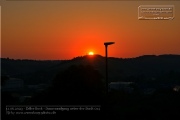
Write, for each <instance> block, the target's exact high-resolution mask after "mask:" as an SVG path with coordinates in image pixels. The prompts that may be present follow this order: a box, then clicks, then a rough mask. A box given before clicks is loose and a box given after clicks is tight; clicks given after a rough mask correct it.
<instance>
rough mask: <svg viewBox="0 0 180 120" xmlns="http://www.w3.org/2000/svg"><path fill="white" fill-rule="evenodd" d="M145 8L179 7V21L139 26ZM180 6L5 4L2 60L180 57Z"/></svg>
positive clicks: (118, 3) (46, 2) (151, 21)
mask: <svg viewBox="0 0 180 120" xmlns="http://www.w3.org/2000/svg"><path fill="white" fill-rule="evenodd" d="M139 5H175V19H174V20H138V17H137V16H138V12H137V10H138V6H139ZM179 12H180V2H178V1H171V2H168V1H161V2H150V1H148V2H147V1H146V2H142V1H139V2H138V1H134V2H132V1H93V2H92V1H68V2H65V1H52V2H50V1H39V2H37V1H34V2H29V1H25V2H22V1H16V2H13V1H3V2H1V19H2V20H1V23H2V24H1V29H2V30H1V31H2V33H1V40H2V41H1V49H2V50H1V57H9V58H14V59H71V58H74V57H76V56H83V55H86V54H87V53H88V52H89V51H94V53H95V54H100V55H104V54H105V50H104V49H105V48H104V45H103V43H104V42H106V41H113V42H115V44H113V45H112V46H109V51H108V52H109V56H113V57H123V58H130V57H137V56H140V55H145V54H146V55H147V54H156V55H158V54H180V47H179V46H180V34H179V31H180V23H179V21H180V13H179Z"/></svg>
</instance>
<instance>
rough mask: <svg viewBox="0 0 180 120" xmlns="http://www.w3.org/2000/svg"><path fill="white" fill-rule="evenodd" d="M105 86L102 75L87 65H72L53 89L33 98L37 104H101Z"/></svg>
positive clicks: (59, 76)
mask: <svg viewBox="0 0 180 120" xmlns="http://www.w3.org/2000/svg"><path fill="white" fill-rule="evenodd" d="M103 91H104V85H103V82H102V76H101V74H100V73H99V72H98V71H97V70H95V69H94V68H93V66H90V65H87V66H83V65H78V66H77V65H72V66H70V67H69V68H68V69H67V70H65V71H62V72H60V73H58V74H57V75H56V76H55V78H54V79H53V82H52V87H51V88H49V89H48V90H46V91H44V92H43V93H41V94H36V96H34V97H33V99H32V103H33V104H34V103H36V104H78V105H80V104H86V105H87V104H88V105H89V104H93V105H94V104H101V101H102V97H103Z"/></svg>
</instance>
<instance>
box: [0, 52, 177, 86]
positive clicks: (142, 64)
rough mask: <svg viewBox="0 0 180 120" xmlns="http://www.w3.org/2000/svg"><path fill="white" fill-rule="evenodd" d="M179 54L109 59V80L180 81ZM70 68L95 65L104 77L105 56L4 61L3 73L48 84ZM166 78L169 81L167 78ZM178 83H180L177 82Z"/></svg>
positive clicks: (28, 81)
mask: <svg viewBox="0 0 180 120" xmlns="http://www.w3.org/2000/svg"><path fill="white" fill-rule="evenodd" d="M179 61H180V55H159V56H156V55H144V56H140V57H136V58H126V59H122V58H113V57H111V58H108V72H109V80H110V81H138V80H147V79H151V78H158V79H167V78H168V76H169V77H170V76H171V75H172V74H174V75H173V76H175V77H174V78H172V79H178V78H179V76H178V74H179V73H180V62H179ZM71 65H93V66H94V68H95V69H97V70H98V71H99V72H100V73H101V74H102V75H103V76H104V75H105V57H103V56H100V55H94V56H89V55H86V56H81V57H76V58H73V59H72V60H66V61H60V60H59V61H35V60H13V59H4V58H1V71H2V74H7V75H10V76H14V77H18V78H22V79H24V80H25V81H26V82H27V83H31V84H32V83H38V82H49V81H51V80H52V79H53V77H54V76H55V75H56V74H57V73H58V72H59V71H63V70H65V69H67V68H68V67H69V66H71ZM166 77H167V78H166ZM176 81H177V80H176Z"/></svg>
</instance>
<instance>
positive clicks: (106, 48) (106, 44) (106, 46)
mask: <svg viewBox="0 0 180 120" xmlns="http://www.w3.org/2000/svg"><path fill="white" fill-rule="evenodd" d="M114 43H115V42H105V43H104V45H105V52H106V89H107V93H108V59H107V58H108V45H112V44H114Z"/></svg>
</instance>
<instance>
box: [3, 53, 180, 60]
mask: <svg viewBox="0 0 180 120" xmlns="http://www.w3.org/2000/svg"><path fill="white" fill-rule="evenodd" d="M166 55H172V56H173V55H174V56H176V55H178V56H179V55H180V54H158V55H157V54H144V55H139V56H136V57H115V56H109V57H108V58H118V59H132V58H138V57H142V56H166ZM85 56H90V55H80V56H76V57H73V58H71V59H32V58H10V57H0V59H10V60H33V61H61V60H62V61H63V60H73V59H75V58H78V57H85ZM93 56H101V57H105V56H102V55H100V54H94V55H93ZM93 56H92V55H91V57H93Z"/></svg>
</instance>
